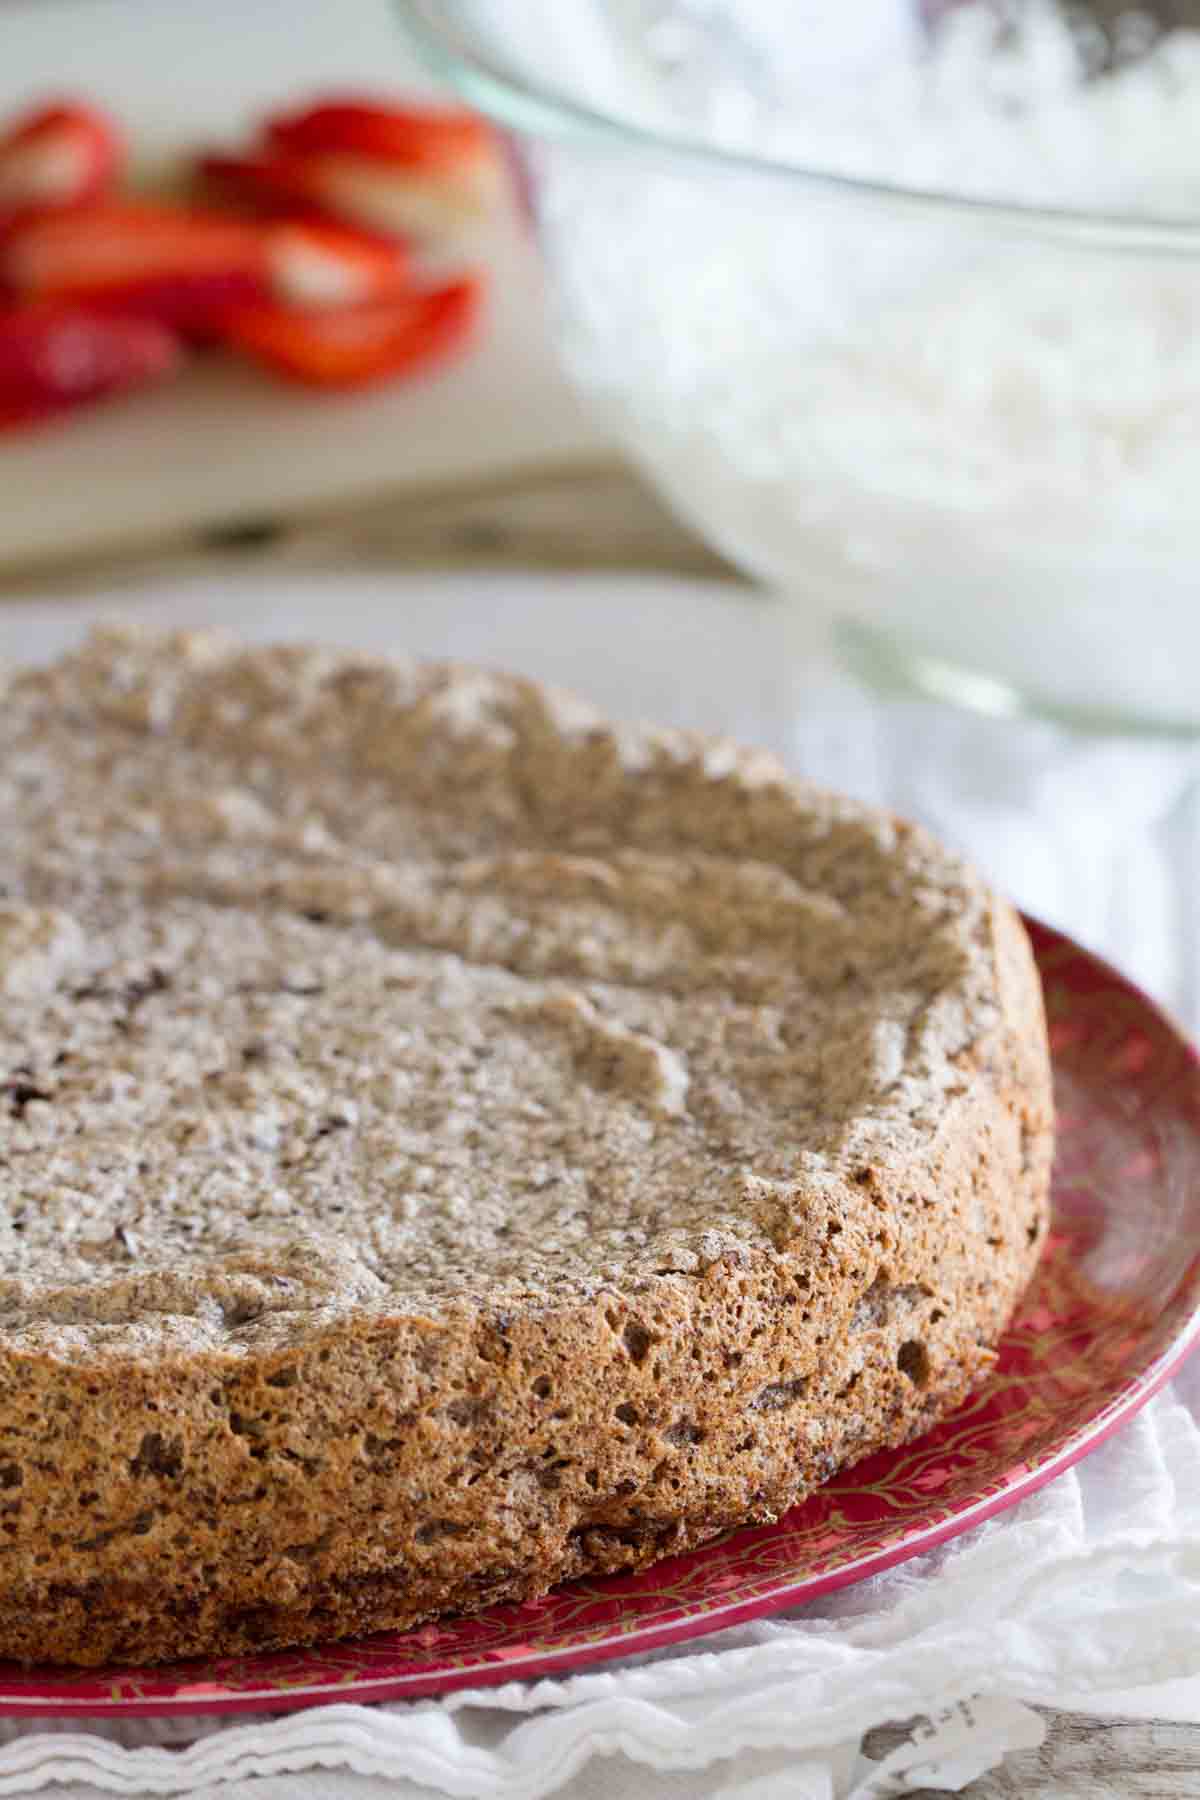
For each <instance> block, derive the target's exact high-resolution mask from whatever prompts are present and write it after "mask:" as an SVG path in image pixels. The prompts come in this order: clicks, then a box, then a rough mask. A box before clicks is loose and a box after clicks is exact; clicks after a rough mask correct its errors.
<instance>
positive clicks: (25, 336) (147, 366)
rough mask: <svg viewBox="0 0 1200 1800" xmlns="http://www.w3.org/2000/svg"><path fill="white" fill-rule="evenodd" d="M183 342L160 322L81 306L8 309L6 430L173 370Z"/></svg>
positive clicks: (1, 320) (0, 322) (0, 408)
mask: <svg viewBox="0 0 1200 1800" xmlns="http://www.w3.org/2000/svg"><path fill="white" fill-rule="evenodd" d="M179 359H180V349H179V343H178V341H177V339H176V338H175V337H173V336H172V334H171V333H170V332H169V331H168V330H166V328H165V327H164V326H162V325H159V324H157V323H156V322H155V321H154V320H152V319H121V318H112V317H109V316H108V315H106V314H103V313H100V314H97V313H92V312H89V311H87V309H86V308H84V307H79V306H73V305H57V304H56V305H48V306H26V307H19V308H8V309H5V310H3V311H0V427H2V426H6V425H7V426H12V425H22V424H28V423H31V422H33V421H35V420H37V419H43V418H47V417H51V416H53V415H55V414H57V413H61V412H64V411H68V410H69V409H71V408H72V407H76V406H82V405H86V404H88V403H89V402H91V401H95V400H102V399H104V398H105V397H106V396H107V395H109V394H116V393H119V392H122V391H123V390H124V389H126V388H134V387H141V386H144V385H145V384H146V383H147V382H150V381H156V380H160V379H161V378H162V377H163V376H164V375H168V374H170V373H171V371H172V370H173V369H175V368H176V367H177V365H178V363H179Z"/></svg>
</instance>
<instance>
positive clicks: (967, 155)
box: [576, 0, 1200, 218]
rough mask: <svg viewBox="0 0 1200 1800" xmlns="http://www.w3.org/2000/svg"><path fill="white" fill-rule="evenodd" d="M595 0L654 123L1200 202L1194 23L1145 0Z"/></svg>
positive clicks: (1198, 49)
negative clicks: (1177, 21)
mask: <svg viewBox="0 0 1200 1800" xmlns="http://www.w3.org/2000/svg"><path fill="white" fill-rule="evenodd" d="M584 10H586V9H584ZM601 11H602V13H603V14H604V15H605V17H606V18H607V20H608V21H609V29H610V31H611V32H612V37H613V42H614V43H615V44H618V45H620V46H622V54H623V59H624V61H623V66H624V67H625V70H626V74H627V84H626V86H625V88H624V90H623V104H624V106H625V107H629V108H633V109H634V110H636V111H637V113H638V115H639V117H640V119H641V122H643V123H647V124H654V125H657V126H658V127H659V128H660V129H661V128H666V129H671V130H674V131H677V132H683V133H685V134H687V135H688V136H690V137H693V138H695V139H698V140H701V141H704V142H706V143H709V144H711V145H714V146H716V147H719V148H721V149H724V150H728V151H731V152H734V153H738V154H743V155H752V156H761V157H766V158H769V159H771V160H774V161H778V162H781V163H783V164H786V165H789V166H792V167H795V168H803V169H811V170H818V171H822V172H825V173H827V174H833V175H839V176H846V177H851V178H854V179H858V180H865V181H879V182H884V183H887V184H889V185H894V186H900V187H910V188H917V189H923V190H928V191H931V192H936V193H942V194H953V195H958V196H961V197H965V198H973V199H988V200H1001V201H1009V202H1015V203H1017V204H1021V205H1029V206H1059V207H1070V208H1075V209H1079V210H1083V211H1088V212H1132V213H1140V214H1144V215H1145V216H1147V217H1176V218H1178V217H1181V216H1182V217H1187V216H1200V31H1195V30H1185V29H1175V30H1163V29H1161V28H1160V27H1159V26H1158V25H1157V24H1156V23H1155V21H1154V20H1153V19H1152V18H1151V17H1150V16H1149V14H1148V13H1146V12H1144V11H1138V10H1136V9H1134V8H1132V7H1131V8H1129V9H1128V10H1127V11H1123V12H1121V11H1117V12H1115V13H1114V15H1113V17H1112V18H1111V20H1110V21H1108V22H1106V23H1101V21H1100V20H1099V19H1098V17H1097V16H1096V15H1095V13H1093V12H1091V11H1089V10H1087V9H1086V8H1083V7H1079V6H1075V7H1064V6H1060V5H1059V4H1058V0H925V5H924V6H923V7H922V6H921V5H920V3H919V0H911V4H908V3H905V0H858V3H857V4H854V5H852V6H850V7H847V8H843V9H841V10H840V11H839V10H838V9H831V8H829V7H827V6H824V5H821V4H818V3H817V0H806V3H805V0H802V3H801V4H798V5H789V6H786V7H785V6H780V5H778V4H777V3H776V0H680V3H677V4H668V5H664V4H663V3H662V0H608V4H607V5H606V6H604V7H602V8H601ZM582 66H583V67H584V68H585V69H586V68H587V66H588V65H587V63H586V62H585V63H584V64H583V65H582ZM579 80H582V81H583V82H584V83H585V84H587V83H589V77H588V75H587V74H583V75H582V76H577V77H576V81H577V82H578V81H579ZM581 97H584V98H591V99H593V100H596V101H600V102H604V101H607V102H608V104H610V105H611V102H612V95H611V92H609V93H607V94H604V95H601V94H596V95H592V94H590V93H588V92H586V91H585V92H584V94H583V95H582V96H581Z"/></svg>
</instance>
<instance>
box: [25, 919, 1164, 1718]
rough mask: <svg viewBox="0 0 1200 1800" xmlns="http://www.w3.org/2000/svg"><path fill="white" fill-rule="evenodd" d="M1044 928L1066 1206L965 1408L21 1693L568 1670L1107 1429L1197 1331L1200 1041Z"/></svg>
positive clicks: (151, 1691) (987, 1510) (871, 1542)
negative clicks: (680, 1515) (724, 1523)
mask: <svg viewBox="0 0 1200 1800" xmlns="http://www.w3.org/2000/svg"><path fill="white" fill-rule="evenodd" d="M1032 930H1033V934H1034V942H1035V946H1036V949H1037V954H1038V962H1039V964H1040V967H1041V971H1042V978H1043V980H1044V982H1045V987H1046V1003H1047V1010H1048V1014H1049V1019H1050V1040H1051V1044H1052V1047H1053V1052H1054V1064H1055V1072H1056V1078H1057V1093H1058V1105H1059V1153H1058V1161H1057V1164H1056V1167H1055V1177H1054V1227H1053V1233H1052V1235H1051V1238H1050V1241H1049V1245H1048V1247H1047V1251H1046V1255H1045V1257H1044V1259H1043V1263H1042V1267H1041V1269H1040V1271H1039V1274H1038V1276H1037V1278H1036V1280H1035V1282H1034V1284H1033V1287H1032V1288H1031V1290H1030V1292H1029V1294H1028V1296H1027V1297H1026V1299H1025V1301H1024V1303H1023V1305H1022V1307H1021V1311H1020V1314H1019V1316H1018V1317H1017V1319H1016V1321H1015V1322H1014V1324H1013V1326H1012V1329H1011V1330H1010V1331H1009V1333H1008V1335H1007V1337H1006V1338H1005V1340H1004V1344H1003V1348H1002V1352H1001V1356H1000V1360H999V1364H998V1366H997V1369H996V1371H995V1373H994V1374H993V1376H992V1378H991V1379H990V1380H989V1381H988V1383H987V1385H986V1387H984V1388H983V1389H981V1390H980V1392H979V1393H978V1394H977V1395H975V1397H974V1398H973V1399H972V1400H970V1401H968V1402H967V1404H966V1405H965V1406H964V1407H962V1408H961V1410H960V1411H959V1412H957V1413H956V1414H955V1415H954V1417H953V1418H952V1419H949V1420H948V1421H947V1422H946V1423H945V1424H943V1425H941V1426H939V1427H938V1428H937V1429H936V1430H934V1431H931V1432H929V1433H928V1434H927V1435H926V1436H925V1437H923V1438H921V1439H920V1440H919V1441H918V1442H917V1443H914V1444H909V1445H906V1446H905V1447H904V1448H903V1449H901V1450H893V1451H885V1452H882V1453H880V1454H879V1455H878V1456H873V1457H871V1458H870V1459H869V1460H868V1461H867V1462H863V1463H859V1464H858V1466H857V1467H856V1468H853V1469H850V1470H848V1471H847V1472H846V1474H844V1475H842V1476H840V1477H838V1478H837V1479H836V1480H835V1481H832V1482H830V1483H829V1484H828V1486H826V1487H824V1488H823V1489H822V1490H821V1491H820V1492H819V1493H817V1494H815V1495H814V1496H813V1498H812V1499H811V1500H809V1501H807V1502H806V1504H805V1505H804V1506H801V1507H797V1509H796V1510H795V1511H794V1512H791V1513H788V1515H787V1516H786V1518H783V1519H781V1520H780V1521H779V1523H778V1524H776V1525H768V1526H759V1527H754V1528H752V1529H749V1530H746V1531H739V1532H735V1533H733V1534H732V1535H731V1536H729V1537H727V1538H725V1539H723V1540H720V1541H718V1542H716V1543H713V1544H710V1545H708V1546H706V1548H704V1549H703V1550H699V1551H696V1552H694V1553H692V1554H690V1555H687V1556H677V1557H673V1558H671V1559H670V1560H669V1561H666V1562H662V1563H659V1564H657V1565H656V1566H655V1567H654V1568H652V1569H648V1570H646V1571H645V1572H644V1573H642V1574H639V1575H626V1576H615V1577H610V1578H608V1579H606V1580H598V1581H582V1582H576V1583H574V1584H573V1585H571V1586H569V1587H564V1588H560V1589H559V1590H557V1591H556V1592H555V1593H553V1594H550V1595H548V1596H547V1598H546V1599H544V1600H537V1601H533V1602H531V1603H529V1604H526V1605H524V1606H502V1607H494V1608H493V1609H492V1610H491V1611H489V1612H485V1613H481V1614H479V1615H478V1616H477V1617H475V1618H471V1619H450V1620H445V1621H443V1622H441V1623H440V1624H436V1625H426V1626H424V1627H422V1628H420V1629H418V1630H415V1631H407V1632H385V1633H381V1634H379V1635H377V1636H375V1637H370V1638H364V1639H360V1640H359V1641H358V1642H356V1643H347V1644H334V1645H330V1646H328V1647H326V1648H323V1649H315V1650H294V1651H286V1652H280V1653H279V1654H276V1655H262V1656H244V1657H230V1658H219V1659H216V1660H214V1661H209V1662H191V1663H180V1664H175V1665H173V1666H171V1667H160V1668H155V1669H149V1670H139V1669H105V1670H103V1671H100V1672H96V1671H94V1670H89V1671H86V1672H74V1671H71V1670H60V1669H34V1670H26V1669H21V1668H19V1667H17V1666H16V1665H14V1664H0V1712H3V1713H9V1714H13V1713H17V1714H23V1715H26V1716H28V1715H30V1714H34V1713H57V1714H59V1715H62V1714H74V1715H78V1716H81V1717H87V1716H99V1715H105V1716H109V1717H112V1716H115V1715H129V1714H134V1713H200V1712H235V1711H239V1710H241V1711H256V1712H273V1711H274V1712H278V1711H283V1710H284V1709H286V1708H289V1707H297V1706H307V1705H311V1704H312V1703H314V1702H316V1701H330V1700H359V1701H362V1700H397V1699H404V1698H411V1697H416V1696H418V1695H427V1694H439V1693H445V1692H446V1691H447V1690H449V1689H450V1688H456V1687H469V1686H478V1685H481V1684H484V1683H488V1682H497V1681H505V1680H509V1679H511V1678H514V1677H523V1678H527V1677H530V1676H535V1675H565V1674H566V1673H567V1672H568V1671H569V1670H574V1669H579V1668H582V1667H584V1666H585V1665H587V1664H588V1663H593V1662H597V1661H600V1660H602V1659H603V1658H605V1657H610V1656H625V1655H629V1654H630V1653H631V1652H632V1651H636V1650H652V1649H657V1648H659V1647H661V1646H662V1645H664V1644H671V1643H677V1642H679V1641H680V1640H681V1639H683V1638H689V1637H694V1636H696V1635H698V1634H699V1633H701V1632H706V1631H714V1630H716V1629H717V1628H718V1627H720V1626H724V1625H734V1624H737V1623H738V1622H739V1621H741V1620H744V1619H750V1618H754V1617H755V1616H756V1615H759V1614H763V1613H770V1612H775V1611H778V1610H779V1609H780V1608H782V1607H785V1606H795V1605H797V1604H798V1603H799V1602H800V1601H802V1600H809V1599H812V1598H813V1597H814V1596H815V1595H817V1594H821V1593H825V1592H827V1591H828V1590H829V1589H831V1588H835V1587H840V1586H842V1585H844V1584H845V1583H847V1582H851V1581H858V1580H861V1579H862V1577H863V1576H865V1575H875V1574H878V1573H879V1571H880V1570H882V1569H886V1568H888V1567H889V1566H890V1565H891V1564H892V1563H897V1562H900V1561H902V1560H903V1559H904V1558H905V1557H909V1556H915V1555H917V1554H918V1552H920V1551H924V1550H929V1549H931V1548H932V1546H933V1545H935V1544H938V1543H940V1542H941V1541H942V1540H943V1539H945V1538H948V1537H952V1536H953V1535H954V1534H955V1533H956V1532H960V1531H965V1530H966V1529H967V1527H968V1526H971V1525H976V1524H978V1523H979V1521H980V1520H981V1519H986V1518H987V1517H988V1516H989V1515H990V1514H992V1513H995V1512H999V1511H1000V1509H1001V1508H1002V1507H1005V1506H1011V1505H1012V1504H1013V1502H1014V1501H1016V1500H1019V1499H1020V1498H1021V1497H1022V1496H1023V1495H1025V1494H1028V1493H1031V1492H1032V1491H1033V1489H1034V1488H1037V1487H1040V1486H1041V1485H1042V1483H1043V1482H1046V1481H1049V1480H1050V1479H1051V1477H1053V1476H1055V1475H1058V1474H1061V1473H1062V1471H1063V1470H1064V1469H1066V1468H1069V1467H1070V1465H1071V1464H1072V1463H1074V1462H1077V1461H1078V1460H1079V1458H1080V1457H1082V1456H1086V1455H1087V1453H1088V1451H1089V1450H1094V1449H1095V1448H1096V1446H1097V1445H1098V1444H1100V1443H1102V1442H1103V1440H1104V1439H1105V1438H1106V1437H1107V1436H1108V1435H1109V1433H1110V1432H1111V1431H1113V1430H1114V1429H1115V1428H1116V1426H1117V1425H1119V1424H1120V1423H1121V1422H1122V1420H1124V1419H1127V1418H1129V1416H1130V1415H1131V1414H1132V1413H1134V1412H1136V1411H1137V1409H1138V1408H1139V1407H1140V1406H1143V1405H1144V1404H1145V1402H1146V1401H1147V1400H1148V1399H1149V1398H1150V1396H1151V1395H1152V1394H1153V1393H1154V1392H1155V1390H1156V1389H1157V1388H1159V1387H1161V1386H1162V1384H1163V1382H1164V1381H1166V1379H1167V1377H1168V1376H1169V1375H1170V1374H1171V1373H1172V1371H1173V1370H1174V1369H1176V1368H1177V1367H1178V1366H1179V1364H1180V1363H1181V1362H1182V1361H1183V1358H1184V1357H1185V1356H1186V1355H1187V1353H1188V1351H1189V1350H1190V1349H1191V1348H1192V1347H1193V1345H1194V1344H1195V1342H1196V1341H1197V1338H1200V1062H1198V1060H1197V1057H1196V1054H1195V1052H1194V1051H1193V1050H1192V1049H1191V1047H1190V1045H1189V1044H1188V1043H1187V1041H1186V1040H1185V1039H1184V1038H1183V1037H1182V1036H1181V1034H1180V1033H1179V1031H1178V1030H1177V1029H1176V1028H1175V1027H1174V1026H1173V1025H1171V1024H1170V1023H1169V1021H1168V1020H1166V1019H1165V1018H1164V1017H1163V1016H1162V1014H1161V1013H1159V1012H1158V1011H1157V1010H1156V1009H1155V1008H1154V1007H1153V1006H1152V1005H1151V1004H1150V1002H1149V1001H1148V1000H1146V999H1145V998H1144V996H1142V995H1141V994H1139V993H1138V992H1137V990H1136V989H1135V988H1133V987H1131V986H1130V984H1129V983H1128V982H1127V981H1125V980H1123V979H1122V977H1121V976H1119V975H1117V974H1115V973H1114V972H1113V970H1111V969H1109V968H1107V967H1106V966H1105V965H1104V964H1103V963H1101V962H1098V961H1097V960H1096V959H1095V958H1094V957H1091V956H1089V955H1088V954H1087V953H1086V952H1085V951H1083V950H1080V949H1079V948H1078V947H1077V946H1075V945H1074V944H1071V943H1070V942H1068V941H1067V940H1066V939H1065V938H1062V937H1059V936H1058V935H1057V934H1055V933H1054V932H1051V931H1048V930H1046V929H1045V928H1044V927H1041V926H1036V925H1035V926H1033V927H1032Z"/></svg>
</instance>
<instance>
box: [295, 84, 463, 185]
mask: <svg viewBox="0 0 1200 1800" xmlns="http://www.w3.org/2000/svg"><path fill="white" fill-rule="evenodd" d="M264 137H265V139H266V141H267V143H268V144H269V145H270V147H271V148H272V149H273V150H277V151H283V152H284V154H286V155H296V154H299V155H302V156H309V155H313V154H317V155H321V154H335V155H344V156H362V157H367V158H369V159H371V160H374V161H380V162H389V163H396V164H399V165H400V166H402V167H405V168H430V167H432V168H437V169H445V168H447V167H451V168H457V169H461V168H463V166H464V165H466V164H472V165H474V164H476V163H478V162H480V161H481V160H489V161H490V159H491V157H492V155H493V153H494V145H493V140H492V134H491V132H490V130H489V129H488V127H487V125H485V124H484V122H483V120H482V119H480V118H479V117H477V115H476V114H475V113H471V112H466V111H464V110H463V109H462V108H461V107H436V106H397V105H395V104H388V103H384V102H382V101H376V100H371V99H367V98H365V97H363V96H359V95H353V96H344V97H343V96H330V97H329V98H327V99H324V100H319V101H317V102H315V103H314V104H313V105H311V106H307V107H304V108H303V109H302V110H301V111H299V112H292V113H281V114H276V115H275V117H273V118H270V119H268V120H267V122H266V126H265V129H264Z"/></svg>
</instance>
